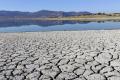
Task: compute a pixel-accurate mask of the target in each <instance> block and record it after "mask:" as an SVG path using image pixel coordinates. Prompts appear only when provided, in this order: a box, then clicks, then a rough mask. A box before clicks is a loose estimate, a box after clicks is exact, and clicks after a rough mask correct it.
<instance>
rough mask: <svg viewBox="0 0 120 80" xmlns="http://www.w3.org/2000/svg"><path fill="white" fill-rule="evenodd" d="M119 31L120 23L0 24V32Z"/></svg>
mask: <svg viewBox="0 0 120 80" xmlns="http://www.w3.org/2000/svg"><path fill="white" fill-rule="evenodd" d="M114 29H120V22H113V21H106V22H79V21H77V22H74V21H73V22H72V21H71V22H70V21H66V22H65V21H64V22H58V21H56V22H24V21H23V22H15V21H14V22H0V32H39V31H78V30H114Z"/></svg>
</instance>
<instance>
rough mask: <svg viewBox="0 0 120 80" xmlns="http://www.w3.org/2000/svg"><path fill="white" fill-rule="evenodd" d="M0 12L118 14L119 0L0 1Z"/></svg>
mask: <svg viewBox="0 0 120 80" xmlns="http://www.w3.org/2000/svg"><path fill="white" fill-rule="evenodd" d="M0 10H11V11H14V10H15V11H32V12H33V11H38V10H54V11H56V10H57V11H90V12H120V0H0Z"/></svg>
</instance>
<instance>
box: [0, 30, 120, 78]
mask: <svg viewBox="0 0 120 80" xmlns="http://www.w3.org/2000/svg"><path fill="white" fill-rule="evenodd" d="M0 80H120V31H119V30H116V31H115V30H111V31H71V32H70V31H65V32H64V31H62V32H57V31H56V32H30V33H29V32H28V33H0Z"/></svg>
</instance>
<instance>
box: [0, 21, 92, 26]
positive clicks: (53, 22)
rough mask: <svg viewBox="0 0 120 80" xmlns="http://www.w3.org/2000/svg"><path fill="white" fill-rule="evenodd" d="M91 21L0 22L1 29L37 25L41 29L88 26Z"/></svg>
mask: <svg viewBox="0 0 120 80" xmlns="http://www.w3.org/2000/svg"><path fill="white" fill-rule="evenodd" d="M90 22H91V21H32V20H8V21H7V20H6V21H0V27H15V26H24V25H37V26H41V27H48V26H54V25H64V24H88V23H90Z"/></svg>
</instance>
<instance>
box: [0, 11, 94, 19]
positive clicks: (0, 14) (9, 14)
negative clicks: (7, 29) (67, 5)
mask: <svg viewBox="0 0 120 80" xmlns="http://www.w3.org/2000/svg"><path fill="white" fill-rule="evenodd" d="M91 14H92V13H90V12H87V11H84V12H64V11H49V10H41V11H37V12H21V11H0V18H15V17H17V18H18V17H20V18H36V17H37V18H38V17H40V18H53V17H69V16H80V15H91Z"/></svg>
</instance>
